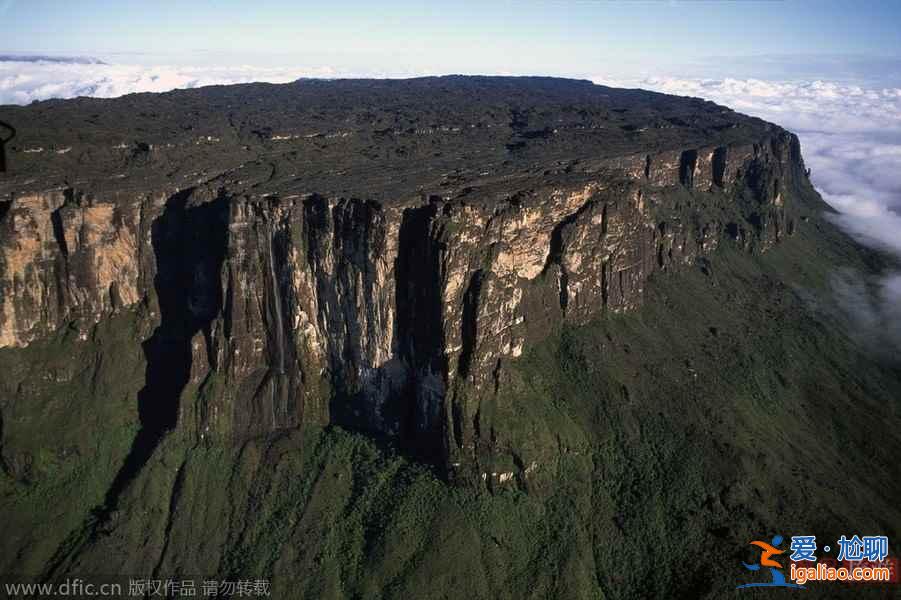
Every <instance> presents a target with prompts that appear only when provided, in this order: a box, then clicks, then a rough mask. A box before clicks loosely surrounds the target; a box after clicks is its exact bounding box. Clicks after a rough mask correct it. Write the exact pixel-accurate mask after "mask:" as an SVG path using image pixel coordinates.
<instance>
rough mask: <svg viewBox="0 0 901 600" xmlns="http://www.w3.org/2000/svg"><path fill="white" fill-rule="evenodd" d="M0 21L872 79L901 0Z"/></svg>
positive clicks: (521, 65) (219, 49)
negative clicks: (804, 71) (865, 77)
mask: <svg viewBox="0 0 901 600" xmlns="http://www.w3.org/2000/svg"><path fill="white" fill-rule="evenodd" d="M0 20H2V23H3V24H4V25H5V26H4V27H3V33H2V36H3V37H2V38H0V52H36V53H59V54H82V55H94V56H99V57H101V58H105V59H107V60H110V59H112V60H115V61H118V62H130V63H142V62H143V63H148V64H149V63H155V64H159V63H160V62H165V63H167V64H192V65H203V64H223V63H228V64H253V65H279V66H285V65H304V66H310V67H314V66H328V67H332V68H334V69H336V70H339V71H343V72H395V73H402V72H409V73H420V72H429V73H449V72H465V73H473V72H484V73H547V74H570V75H577V74H590V73H597V72H607V73H616V74H641V73H648V72H652V71H659V70H660V69H668V70H672V68H675V67H680V68H682V69H685V70H688V71H692V73H689V74H694V75H702V74H705V73H710V74H711V75H712V76H718V75H721V73H719V72H718V69H719V70H722V68H724V67H725V68H729V69H732V68H733V66H734V65H736V64H737V65H742V64H744V67H742V68H744V69H745V71H746V72H743V73H741V75H744V76H763V75H765V74H766V73H764V71H766V70H771V71H773V74H774V75H779V71H780V70H786V69H788V70H792V69H794V70H797V69H800V70H805V69H806V70H808V71H822V72H823V74H824V75H830V74H839V75H840V76H853V75H859V76H872V75H874V74H878V73H881V72H886V71H887V70H892V69H896V67H898V66H899V64H901V63H899V62H898V59H899V57H901V34H899V32H898V24H899V23H901V2H898V1H896V0H893V1H887V2H875V1H872V2H871V1H867V2H850V1H848V2H837V1H832V0H829V1H825V0H824V1H812V0H811V1H800V0H799V1H795V0H784V1H780V0H771V1H754V0H746V1H741V0H739V1H715V0H714V1H697V0H696V1H675V0H673V1H666V0H662V1H656V2H655V1H640V0H633V1H628V0H625V1H606V0H601V1H590V0H547V1H538V0H521V1H513V0H506V1H504V0H501V1H490V0H488V1H482V2H470V1H465V0H464V1H458V2H412V1H394V2H392V1H382V2H372V1H370V2H358V1H351V2H323V1H319V2H297V1H294V2H289V1H277V2H275V1H265V0H259V1H253V2H249V1H246V0H244V1H223V0H219V1H216V0H192V1H190V2H184V1H182V2H174V1H167V0H159V1H142V2H137V1H130V0H114V1H110V0H83V1H78V2H74V1H52V0H0ZM748 57H753V60H750V61H749V60H747V58H748ZM791 74H792V73H786V75H791ZM799 74H800V75H803V76H808V75H814V74H815V73H799Z"/></svg>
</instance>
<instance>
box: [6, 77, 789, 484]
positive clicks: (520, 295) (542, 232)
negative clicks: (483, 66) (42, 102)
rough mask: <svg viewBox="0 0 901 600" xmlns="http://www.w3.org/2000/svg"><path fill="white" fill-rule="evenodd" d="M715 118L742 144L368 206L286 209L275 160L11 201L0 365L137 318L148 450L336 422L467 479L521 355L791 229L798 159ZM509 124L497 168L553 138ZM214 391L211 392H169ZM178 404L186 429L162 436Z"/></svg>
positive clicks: (634, 156)
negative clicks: (704, 260)
mask: <svg viewBox="0 0 901 600" xmlns="http://www.w3.org/2000/svg"><path fill="white" fill-rule="evenodd" d="M578 89H579V90H582V88H581V87H579V88H578ZM605 89H606V88H605ZM582 91H584V90H582ZM677 104H678V103H677ZM561 110H562V109H561ZM560 114H568V113H566V110H563V112H561V113H560ZM733 114H734V113H733ZM561 118H562V117H561ZM730 118H732V117H730ZM734 118H735V119H736V120H737V123H738V124H739V125H741V126H742V127H747V128H748V129H747V130H746V131H744V130H743V131H744V133H743V135H742V136H740V137H738V138H736V139H733V138H730V137H723V136H722V135H719V134H710V135H708V136H707V137H708V138H710V139H708V143H704V144H694V145H681V146H680V145H677V146H676V147H672V148H668V149H667V148H665V149H645V148H640V146H642V144H637V143H636V144H632V146H631V147H627V148H625V150H628V151H623V152H620V153H618V154H616V155H611V156H601V157H600V158H597V157H592V156H590V155H587V154H586V155H582V156H581V157H580V158H579V159H578V160H574V161H571V162H565V161H564V162H561V161H559V160H554V161H552V164H545V166H544V167H540V168H536V165H535V164H533V163H531V162H529V161H530V160H531V159H528V157H527V158H525V159H522V158H515V159H504V161H505V162H502V163H492V162H490V161H488V162H486V164H485V166H484V168H485V169H486V171H485V172H484V173H488V172H489V171H490V172H491V173H490V174H488V175H486V174H484V173H483V172H481V171H480V173H482V174H480V175H468V176H466V175H456V176H454V175H453V174H451V175H448V174H446V173H445V174H443V175H442V176H441V178H439V179H438V180H433V183H432V185H420V186H418V189H408V190H407V191H406V192H405V193H403V194H399V195H398V196H396V197H391V198H386V197H385V194H388V193H393V192H392V190H393V189H394V188H393V187H392V186H396V185H397V183H396V182H395V183H392V184H391V186H389V187H385V185H387V184H384V185H382V184H377V185H376V188H377V189H378V190H379V191H378V192H377V193H376V192H374V193H373V194H372V197H367V196H365V195H362V194H361V195H346V194H342V193H339V192H338V191H336V189H333V188H334V185H336V184H331V185H332V188H329V186H326V185H323V189H322V190H321V191H318V190H312V191H310V190H309V188H307V189H306V190H304V189H303V188H304V187H306V186H308V185H313V184H315V183H316V182H317V181H318V180H317V176H315V175H311V176H310V177H309V178H307V179H304V177H303V176H297V174H296V173H294V174H292V175H294V177H293V178H292V179H291V180H292V181H295V182H300V183H299V184H297V185H300V186H301V189H298V187H297V185H295V186H294V187H293V188H285V187H284V185H275V184H274V183H272V182H273V181H276V180H278V175H277V174H276V173H277V172H278V171H279V170H280V169H283V167H284V165H283V163H279V162H277V161H275V162H273V163H272V164H271V168H265V169H264V168H263V167H262V164H263V163H264V162H265V161H262V160H261V161H260V165H261V166H260V169H256V168H255V167H253V166H250V167H244V166H240V167H235V169H236V170H232V171H230V170H226V171H221V172H216V173H211V176H209V177H206V178H202V179H201V181H200V182H199V183H193V184H192V185H188V186H186V187H171V182H170V183H168V184H163V185H157V184H156V183H153V182H145V183H146V185H147V187H146V189H142V186H141V185H140V182H138V184H131V185H130V187H129V189H121V188H119V189H113V190H109V189H106V187H105V186H99V185H91V184H85V185H78V184H73V185H69V186H66V187H62V188H58V189H49V190H44V191H38V190H34V189H31V188H33V187H34V184H33V183H22V184H21V188H23V191H18V190H17V188H16V184H15V182H12V183H11V184H9V185H7V189H8V190H9V196H8V198H9V199H8V200H6V201H5V202H3V203H2V204H0V347H21V346H25V345H28V344H29V343H31V342H33V341H34V340H36V339H38V338H41V337H46V336H49V335H52V334H53V333H54V332H56V331H58V330H60V329H61V328H68V329H72V330H75V331H76V332H77V334H78V336H80V337H81V338H86V337H87V336H89V335H91V331H92V328H93V327H94V326H95V324H97V323H98V322H99V321H101V320H103V319H105V318H108V317H110V316H111V315H113V314H115V313H116V312H118V311H125V310H132V309H134V308H135V307H138V306H142V307H145V308H146V309H147V310H146V311H144V312H143V313H142V314H144V315H145V319H146V323H145V324H144V327H145V328H146V331H147V337H146V340H147V341H146V342H145V355H146V359H147V363H148V367H147V384H146V387H145V388H144V390H143V391H142V393H141V396H140V397H139V398H138V401H139V403H140V405H141V407H142V410H141V413H142V427H143V429H142V431H144V432H145V433H144V435H145V437H146V438H147V439H148V440H150V439H157V438H158V437H159V435H160V434H161V433H162V432H164V431H166V430H168V429H171V428H173V427H176V426H179V425H180V424H182V425H184V426H187V423H188V422H189V421H190V424H191V426H192V427H196V432H195V434H196V436H197V439H210V438H225V439H241V438H246V437H247V436H254V435H259V434H263V433H266V432H271V431H276V430H280V429H285V428H293V427H297V426H298V425H300V424H302V423H318V424H326V423H337V424H340V425H343V426H346V427H351V428H355V429H360V430H365V431H369V432H372V433H374V434H376V435H379V436H387V437H390V438H394V439H396V440H398V441H399V443H400V444H401V445H402V446H404V447H405V448H407V449H408V450H410V451H412V452H415V453H417V454H418V455H420V456H422V457H424V458H427V459H429V460H432V461H435V462H437V463H439V464H441V465H444V466H446V467H448V468H450V467H451V465H455V464H460V463H463V462H466V461H471V460H477V454H478V452H477V447H479V445H480V444H483V443H490V436H491V434H490V432H486V431H481V430H480V426H479V413H480V405H481V403H482V402H484V401H485V400H486V399H487V398H491V397H493V396H494V395H496V394H497V393H498V386H499V385H501V384H500V381H501V377H500V374H501V373H502V371H503V369H504V365H505V364H506V363H507V361H510V360H514V359H516V358H517V357H519V356H520V355H521V354H522V353H523V352H524V351H526V349H527V348H528V346H529V344H530V343H532V342H534V341H536V340H538V339H541V338H542V337H543V336H545V335H547V333H548V332H549V331H551V330H552V329H553V328H554V327H556V326H558V325H560V324H561V323H563V322H566V321H569V322H573V323H578V322H584V321H586V320H589V319H592V318H597V317H599V316H601V315H603V314H604V313H606V312H621V311H628V310H630V309H632V308H634V307H636V306H638V305H639V304H640V303H641V302H642V292H643V289H644V287H645V285H646V284H647V281H648V279H649V277H651V276H652V275H653V274H654V273H655V272H657V271H661V270H666V269H673V268H678V267H679V266H680V265H686V264H690V263H693V262H694V261H695V260H696V259H698V258H699V257H701V256H704V255H707V254H709V253H710V252H712V251H713V250H714V249H715V248H716V247H717V246H718V245H719V244H722V243H736V244H739V245H740V246H742V247H743V248H745V249H747V250H749V251H763V250H766V249H767V248H768V247H769V246H770V245H772V244H773V243H775V242H777V241H778V240H779V239H780V238H782V237H783V236H785V235H790V234H791V233H792V232H793V231H794V228H795V227H796V221H795V216H794V215H795V212H794V211H793V208H792V205H791V198H792V196H793V194H794V190H796V189H797V186H799V185H801V184H802V183H804V182H806V175H805V172H804V168H803V163H802V160H801V157H800V152H799V147H798V141H797V139H796V138H795V137H794V136H793V135H791V134H789V133H787V132H785V131H782V130H781V129H778V128H775V127H772V126H768V125H761V124H759V122H754V123H750V124H748V123H746V122H745V120H744V119H745V118H744V117H739V116H735V117H734ZM524 119H527V117H525V116H523V114H522V113H517V116H516V118H515V119H513V121H512V124H511V126H510V127H511V131H512V133H511V135H512V136H513V137H514V138H515V140H518V141H516V143H519V142H522V143H523V144H525V146H524V148H525V149H524V150H522V149H520V150H513V151H511V150H510V149H509V148H506V149H505V150H503V152H505V153H507V154H508V155H509V153H510V152H514V153H519V154H525V155H528V152H529V146H528V144H531V143H533V142H534V140H538V141H540V142H542V143H544V142H546V141H547V140H551V141H553V140H552V138H554V137H555V135H558V134H555V133H554V130H553V129H547V130H545V129H541V131H545V134H546V135H541V136H537V135H536V136H530V135H525V134H524V133H523V131H526V133H528V131H531V127H532V125H528V126H526V125H524V124H523V123H524V122H525V121H524ZM739 125H736V127H739ZM444 133H445V134H447V135H448V136H450V135H455V134H456V133H455V132H453V131H452V130H451V129H448V130H447V131H445V132H444ZM223 135H224V134H223ZM358 135H360V134H358ZM383 135H387V134H383ZM409 135H410V136H414V135H419V134H417V133H416V132H415V131H414V132H412V133H410V134H409ZM574 135H575V134H574ZM698 135H699V134H697V132H695V133H694V134H693V136H687V137H688V140H689V141H694V140H695V138H697V137H698ZM730 135H732V134H730ZM305 139H306V138H303V137H297V138H294V141H295V142H296V143H297V144H301V143H305V142H304V140H305ZM508 141H509V140H508ZM267 143H271V142H270V141H269V140H267ZM292 143H293V142H292ZM547 143H551V142H547ZM636 146H638V147H639V148H638V149H639V150H640V151H637V152H636V151H635V150H636ZM391 148H393V149H394V150H396V149H397V146H392V147H391ZM517 148H520V147H517ZM323 151H324V152H328V149H325V150H323ZM372 151H373V150H371V149H364V152H372ZM154 152H161V153H162V154H160V156H164V151H161V150H155V151H154ZM147 153H150V150H149V146H148V149H147ZM154 160H162V159H160V158H158V157H157V158H154V156H151V155H150V154H148V156H147V161H149V164H153V161H154ZM285 160H287V159H285ZM469 160H470V162H471V161H472V160H473V159H472V158H470V159H469ZM519 160H525V161H526V162H528V164H529V166H528V168H526V167H522V166H521V165H519V163H516V162H515V161H519ZM510 161H513V162H510ZM507 163H510V164H507ZM405 164H406V163H405ZM518 165H519V166H518ZM133 168H135V169H139V168H142V167H140V166H135V167H133ZM292 168H293V169H298V170H299V169H300V167H299V166H297V165H295V166H293V167H292ZM503 169H507V171H506V174H503ZM364 173H369V171H365V172H364V171H351V173H350V175H348V176H351V175H355V176H356V177H362V176H363V174H364ZM499 173H500V174H499ZM367 176H369V177H372V178H374V180H377V179H378V177H379V175H378V174H375V173H371V174H369V175H367ZM401 176H403V173H399V174H398V177H401ZM335 177H338V178H340V174H338V175H336V176H335ZM411 177H412V176H411ZM378 185H382V187H378ZM214 382H215V383H216V385H217V387H216V389H217V390H219V393H217V394H213V395H210V394H198V395H197V396H196V397H195V396H188V395H186V394H185V393H184V392H185V390H186V389H187V388H188V387H189V386H190V387H191V389H202V388H203V387H204V386H210V385H213V383H214ZM185 403H193V405H192V407H191V410H192V411H195V412H196V414H197V415H199V416H198V418H197V419H196V420H183V419H182V418H180V416H179V415H183V414H184V413H185V411H186V410H188V407H186V406H185ZM146 444H149V446H148V447H150V446H152V442H149V441H148V442H146ZM136 446H137V444H136ZM146 449H147V448H146V447H145V450H146ZM135 460H136V461H138V462H140V458H135Z"/></svg>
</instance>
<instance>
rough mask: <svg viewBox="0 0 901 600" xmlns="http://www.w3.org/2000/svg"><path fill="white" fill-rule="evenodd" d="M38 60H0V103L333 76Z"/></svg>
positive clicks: (311, 71)
mask: <svg viewBox="0 0 901 600" xmlns="http://www.w3.org/2000/svg"><path fill="white" fill-rule="evenodd" d="M7 58H11V57H7ZM37 58H38V60H19V61H15V60H3V61H0V104H29V103H31V102H33V101H35V100H48V99H50V98H75V97H78V96H92V97H96V98H114V97H117V96H124V95H125V94H131V93H135V92H168V91H170V90H174V89H184V88H195V87H200V86H204V85H225V84H231V83H251V82H254V81H267V82H270V83H288V82H290V81H294V80H296V79H299V78H301V77H334V76H336V73H334V72H333V71H332V70H331V69H329V68H296V67H286V68H277V67H253V66H234V67H184V66H167V65H159V66H143V65H116V64H104V63H89V64H88V63H74V62H62V61H60V60H53V61H48V60H42V59H41V57H37Z"/></svg>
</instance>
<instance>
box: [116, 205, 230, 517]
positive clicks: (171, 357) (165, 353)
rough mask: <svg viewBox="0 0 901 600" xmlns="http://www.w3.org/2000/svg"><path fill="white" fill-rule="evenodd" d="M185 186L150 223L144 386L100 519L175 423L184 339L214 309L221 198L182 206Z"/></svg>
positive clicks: (184, 375) (206, 330)
mask: <svg viewBox="0 0 901 600" xmlns="http://www.w3.org/2000/svg"><path fill="white" fill-rule="evenodd" d="M192 191H193V190H185V191H183V192H179V193H178V194H176V195H174V196H172V197H171V198H170V199H169V201H168V202H167V203H166V209H165V211H164V212H163V214H162V215H161V216H160V217H159V218H158V219H156V221H154V223H153V225H152V229H151V240H152V244H153V250H154V254H155V256H156V269H157V273H156V277H155V279H154V288H155V289H156V293H157V298H158V299H159V308H160V324H159V326H158V327H157V328H156V330H155V331H154V333H153V335H152V336H151V337H150V338H149V339H148V340H146V341H145V342H144V343H143V345H142V347H143V350H144V356H145V359H146V361H147V370H146V377H145V383H144V387H143V388H142V389H141V391H140V392H138V416H139V419H140V423H141V428H140V430H139V431H138V434H137V435H136V436H135V439H134V442H133V444H132V448H131V451H130V452H129V454H128V456H127V457H126V459H125V462H124V463H123V465H122V468H121V469H120V470H119V473H118V474H117V475H116V478H115V479H114V480H113V483H112V485H111V486H110V488H109V490H108V492H107V495H106V500H105V502H104V506H103V508H102V509H101V511H100V515H99V516H101V517H107V516H108V515H109V513H111V512H112V511H114V510H115V509H116V505H117V504H118V500H119V497H120V496H121V494H122V492H123V491H124V490H125V488H126V487H127V486H128V484H129V482H131V481H132V479H134V477H135V476H136V475H137V474H138V473H139V472H140V471H141V469H142V468H143V467H144V465H145V464H147V461H148V460H150V457H151V456H152V455H153V452H154V450H156V448H157V446H158V445H159V443H160V441H161V440H162V438H163V436H164V435H165V434H166V433H168V432H169V431H170V430H172V429H173V428H174V427H175V425H176V423H177V421H178V413H179V400H180V397H181V393H182V390H184V388H185V386H186V385H187V384H188V380H189V378H190V375H191V363H192V353H191V339H192V338H193V337H194V335H195V334H196V333H197V332H203V334H204V337H205V339H206V340H207V342H208V343H209V340H210V327H211V323H212V321H213V319H214V318H215V317H216V315H217V314H219V312H220V310H221V308H222V286H221V281H220V270H221V267H222V262H223V260H224V258H225V251H226V243H227V239H226V237H227V231H228V221H227V218H226V217H227V211H228V203H227V198H226V197H225V196H219V197H217V198H216V199H215V200H213V201H211V202H208V203H206V204H201V205H197V206H189V205H188V201H189V199H190V197H191V193H192ZM101 520H103V519H101Z"/></svg>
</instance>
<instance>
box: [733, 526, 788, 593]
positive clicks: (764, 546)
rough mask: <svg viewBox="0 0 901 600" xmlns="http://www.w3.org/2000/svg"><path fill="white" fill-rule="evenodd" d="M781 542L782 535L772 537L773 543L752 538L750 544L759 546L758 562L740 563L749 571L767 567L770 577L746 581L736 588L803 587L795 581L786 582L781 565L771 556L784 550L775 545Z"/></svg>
mask: <svg viewBox="0 0 901 600" xmlns="http://www.w3.org/2000/svg"><path fill="white" fill-rule="evenodd" d="M781 543H782V536H781V535H777V536H774V537H773V543H772V544H768V543H766V542H761V541H760V540H754V541H753V542H751V545H752V546H757V547H758V548H760V550H761V552H760V562H759V563H757V564H752V565H749V564H748V563H744V562H743V563H741V564H742V566H744V568H746V569H747V570H749V571H759V570H760V569H761V568H763V567H769V569H770V578H771V581H768V582H762V583H746V584H744V585H740V586H738V588H736V589H739V588H749V587H790V588H803V587H804V586H802V585H798V584H796V583H788V582H786V581H785V575H783V574H782V571H781V570H778V569H782V565H781V564H779V563H778V562H776V561H775V560H773V559H772V558H771V557H772V556H775V555H777V554H782V553H784V552H785V550H780V549H779V548H777V547H776V546H778V545H779V544H781Z"/></svg>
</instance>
